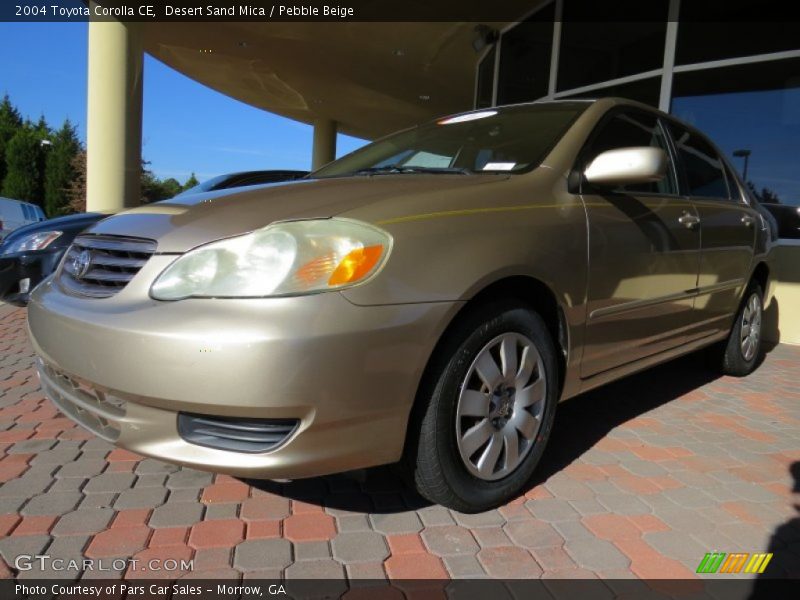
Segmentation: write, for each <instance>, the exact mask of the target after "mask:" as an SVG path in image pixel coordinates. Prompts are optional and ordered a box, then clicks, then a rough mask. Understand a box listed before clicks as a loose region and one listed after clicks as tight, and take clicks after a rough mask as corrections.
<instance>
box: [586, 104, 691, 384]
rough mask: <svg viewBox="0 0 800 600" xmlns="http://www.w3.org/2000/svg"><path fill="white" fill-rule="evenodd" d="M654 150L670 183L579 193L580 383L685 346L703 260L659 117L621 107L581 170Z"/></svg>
mask: <svg viewBox="0 0 800 600" xmlns="http://www.w3.org/2000/svg"><path fill="white" fill-rule="evenodd" d="M631 146H653V147H657V148H661V149H662V150H664V151H665V152H667V154H668V156H670V166H669V168H668V175H667V177H666V178H665V179H663V180H661V181H659V182H655V183H647V184H639V185H635V186H627V187H620V188H617V189H615V190H608V189H591V188H588V187H587V184H586V183H585V182H584V183H582V184H581V185H582V188H581V192H582V195H583V198H584V202H585V205H586V211H587V216H588V222H589V284H588V289H587V304H588V310H587V313H588V315H587V324H586V344H585V347H584V354H583V360H582V365H581V375H582V377H584V378H585V377H591V376H592V375H595V374H598V373H600V372H602V371H606V370H608V369H612V368H614V367H618V366H621V365H624V364H626V363H630V362H633V361H635V360H637V359H640V358H644V357H646V356H650V355H652V354H656V353H658V352H661V351H663V350H666V349H669V348H672V347H675V346H678V345H680V344H682V343H684V342H685V341H687V340H688V335H689V331H688V329H689V327H690V325H691V322H692V315H693V305H694V298H693V290H694V289H695V287H696V286H697V273H698V267H699V262H700V230H699V228H697V227H696V225H695V221H696V220H697V218H698V216H697V214H696V212H695V209H694V206H693V205H692V203H691V202H690V201H689V200H688V199H687V198H683V197H681V195H680V193H679V187H678V183H677V174H676V171H675V169H674V165H673V160H672V158H671V156H672V155H671V148H670V146H669V143H668V142H667V136H666V134H665V132H664V130H663V127H662V125H661V123H660V122H659V119H658V116H657V115H656V114H655V113H651V112H648V111H644V110H639V109H633V108H624V109H622V110H619V109H617V110H616V111H614V112H611V113H610V114H609V115H607V116H606V118H605V119H604V121H603V122H601V123H600V124H599V125H598V127H597V128H596V130H595V132H594V133H593V134H592V135H591V136H590V138H589V140H588V142H587V144H586V146H585V148H584V149H583V150H582V152H581V156H580V158H579V160H578V164H577V165H576V168H577V169H580V171H581V172H582V171H583V169H584V168H585V167H586V166H587V165H588V164H589V163H590V162H591V160H593V159H594V158H595V157H596V156H597V155H598V154H600V153H601V152H604V151H606V150H612V149H615V148H625V147H631Z"/></svg>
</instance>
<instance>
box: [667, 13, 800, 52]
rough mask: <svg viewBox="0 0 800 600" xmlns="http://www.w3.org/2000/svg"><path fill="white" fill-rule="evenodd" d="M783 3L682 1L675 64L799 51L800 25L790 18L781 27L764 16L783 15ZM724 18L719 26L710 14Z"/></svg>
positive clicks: (780, 24)
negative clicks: (711, 18) (709, 16)
mask: <svg viewBox="0 0 800 600" xmlns="http://www.w3.org/2000/svg"><path fill="white" fill-rule="evenodd" d="M781 5H782V6H786V3H785V2H784V1H783V0H759V2H754V1H753V0H704V1H703V2H697V1H689V2H687V1H683V2H681V7H680V24H679V25H678V40H677V45H676V48H675V63H676V64H679V65H686V64H693V63H701V62H707V61H712V60H722V59H726V58H738V57H742V56H752V55H755V54H769V53H772V52H783V51H786V50H797V49H800V22H798V21H797V20H796V19H792V18H787V19H786V20H785V21H783V22H781V23H775V22H767V21H764V20H763V19H764V14H765V13H766V14H780V12H781V11H780V9H778V10H776V9H775V8H774V7H776V6H781ZM715 13H716V14H720V15H725V19H724V20H723V21H720V22H713V21H709V20H708V15H709V14H715Z"/></svg>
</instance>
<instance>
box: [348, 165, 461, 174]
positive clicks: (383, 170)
mask: <svg viewBox="0 0 800 600" xmlns="http://www.w3.org/2000/svg"><path fill="white" fill-rule="evenodd" d="M407 173H431V174H437V173H443V174H451V175H452V174H453V173H455V174H457V175H469V174H471V173H472V171H471V170H469V169H467V168H465V167H406V166H403V165H385V166H382V167H367V168H366V169H359V170H358V171H353V173H352V174H353V175H404V174H407Z"/></svg>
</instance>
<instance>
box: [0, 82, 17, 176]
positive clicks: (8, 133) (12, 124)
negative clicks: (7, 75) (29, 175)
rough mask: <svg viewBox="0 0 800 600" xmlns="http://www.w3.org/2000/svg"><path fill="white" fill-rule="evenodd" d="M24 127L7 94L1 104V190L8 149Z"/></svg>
mask: <svg viewBox="0 0 800 600" xmlns="http://www.w3.org/2000/svg"><path fill="white" fill-rule="evenodd" d="M21 127H22V117H21V116H20V114H19V111H18V110H17V109H16V108H15V107H14V105H13V104H11V100H10V99H9V97H8V94H6V95H5V96H4V97H3V100H2V102H0V189H2V187H3V180H4V179H5V177H6V171H7V168H6V148H7V147H8V143H9V142H10V141H11V138H13V137H14V135H15V134H16V133H17V131H19V130H20V128H21Z"/></svg>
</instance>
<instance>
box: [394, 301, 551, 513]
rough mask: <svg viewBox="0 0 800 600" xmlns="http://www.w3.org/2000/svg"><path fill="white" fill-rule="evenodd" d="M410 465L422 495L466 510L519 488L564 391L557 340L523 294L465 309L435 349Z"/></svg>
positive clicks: (500, 499)
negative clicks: (521, 300)
mask: <svg viewBox="0 0 800 600" xmlns="http://www.w3.org/2000/svg"><path fill="white" fill-rule="evenodd" d="M435 359H437V360H436V362H435V363H434V366H433V370H432V373H431V376H430V378H429V383H428V386H427V387H428V389H426V388H425V387H423V389H422V390H421V396H420V398H419V401H420V402H423V403H424V410H423V411H422V412H421V413H420V419H419V420H418V422H417V423H412V424H411V426H412V427H418V428H419V429H418V435H417V436H416V438H415V439H414V440H413V448H411V450H412V454H413V458H412V460H411V461H410V463H411V464H410V465H409V468H410V469H412V471H413V479H414V483H415V485H416V487H417V489H418V491H419V492H420V494H422V495H423V496H424V497H426V498H427V499H429V500H431V501H433V502H436V503H438V504H441V505H444V506H447V507H449V508H453V509H455V510H459V511H462V512H476V511H481V510H486V509H488V508H491V507H494V506H497V505H499V504H501V503H503V502H506V501H508V500H509V499H511V498H513V497H514V496H516V495H517V494H519V493H520V492H521V491H522V490H523V489H524V487H525V486H526V484H527V483H528V481H529V480H530V477H531V475H532V473H533V471H534V469H535V468H536V465H537V464H538V462H539V460H540V459H541V456H542V453H543V451H544V447H545V444H546V443H547V440H548V438H549V436H550V430H551V428H552V424H553V418H554V415H555V407H556V402H557V397H558V390H557V386H558V384H557V382H558V377H557V362H556V355H555V349H554V346H553V341H552V339H551V337H550V334H549V332H548V330H547V327H546V326H545V324H544V322H543V321H542V319H541V317H540V316H539V315H538V314H536V313H535V312H533V311H532V310H530V309H529V308H527V307H524V306H522V305H520V304H515V303H503V304H495V305H489V306H485V307H483V308H481V309H478V310H476V311H473V312H472V313H471V314H470V315H469V316H468V317H466V318H464V319H462V320H461V321H460V322H459V323H457V324H456V326H455V327H454V328H453V330H452V331H451V332H450V335H449V336H448V338H447V341H446V343H444V344H443V346H442V347H441V349H440V351H439V355H438V356H437V357H435Z"/></svg>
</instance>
